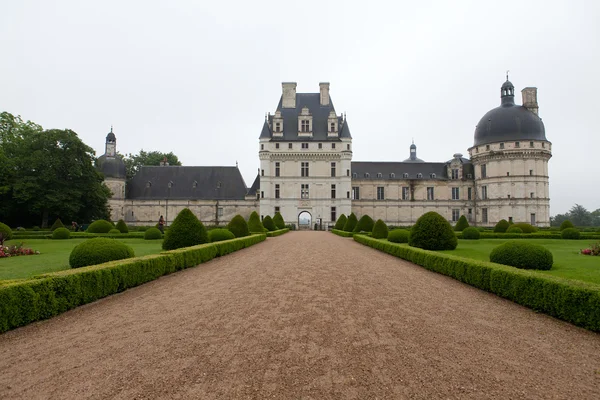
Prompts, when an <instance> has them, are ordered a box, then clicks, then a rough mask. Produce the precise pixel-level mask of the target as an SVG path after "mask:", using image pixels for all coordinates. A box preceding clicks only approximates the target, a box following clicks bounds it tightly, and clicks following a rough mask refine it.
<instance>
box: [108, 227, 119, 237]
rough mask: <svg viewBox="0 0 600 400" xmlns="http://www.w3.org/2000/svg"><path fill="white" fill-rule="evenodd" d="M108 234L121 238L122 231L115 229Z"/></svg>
mask: <svg viewBox="0 0 600 400" xmlns="http://www.w3.org/2000/svg"><path fill="white" fill-rule="evenodd" d="M108 234H109V235H119V236H121V231H120V230H118V229H117V228H115V229H111V230H110V231H108Z"/></svg>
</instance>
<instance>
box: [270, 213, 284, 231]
mask: <svg viewBox="0 0 600 400" xmlns="http://www.w3.org/2000/svg"><path fill="white" fill-rule="evenodd" d="M273 222H274V223H275V226H276V227H277V229H285V221H284V220H283V217H282V216H281V213H280V212H279V211H277V212H276V213H275V215H274V216H273Z"/></svg>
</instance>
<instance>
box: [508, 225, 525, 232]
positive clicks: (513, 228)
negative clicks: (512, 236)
mask: <svg viewBox="0 0 600 400" xmlns="http://www.w3.org/2000/svg"><path fill="white" fill-rule="evenodd" d="M506 233H523V229H521V228H519V227H518V226H511V227H510V228H508V229H507V230H506Z"/></svg>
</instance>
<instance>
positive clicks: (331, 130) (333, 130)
mask: <svg viewBox="0 0 600 400" xmlns="http://www.w3.org/2000/svg"><path fill="white" fill-rule="evenodd" d="M329 128H330V132H335V122H332V123H331V125H330V127H329Z"/></svg>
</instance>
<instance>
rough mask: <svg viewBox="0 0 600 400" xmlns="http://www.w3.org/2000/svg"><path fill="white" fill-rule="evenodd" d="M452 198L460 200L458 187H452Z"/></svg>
mask: <svg viewBox="0 0 600 400" xmlns="http://www.w3.org/2000/svg"><path fill="white" fill-rule="evenodd" d="M452 200H460V196H459V191H458V188H457V187H453V188H452Z"/></svg>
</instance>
